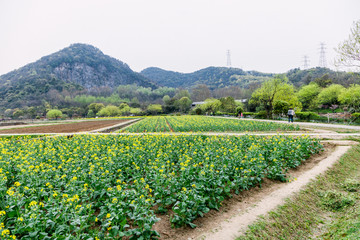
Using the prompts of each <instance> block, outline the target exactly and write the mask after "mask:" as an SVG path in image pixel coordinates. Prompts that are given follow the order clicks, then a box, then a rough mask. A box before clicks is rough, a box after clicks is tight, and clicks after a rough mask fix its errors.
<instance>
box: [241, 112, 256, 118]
mask: <svg viewBox="0 0 360 240" xmlns="http://www.w3.org/2000/svg"><path fill="white" fill-rule="evenodd" d="M255 115H256V113H254V112H243V116H244V117H248V116H255Z"/></svg>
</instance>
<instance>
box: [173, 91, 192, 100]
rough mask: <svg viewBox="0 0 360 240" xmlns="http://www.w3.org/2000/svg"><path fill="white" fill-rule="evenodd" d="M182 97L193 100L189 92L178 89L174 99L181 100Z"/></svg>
mask: <svg viewBox="0 0 360 240" xmlns="http://www.w3.org/2000/svg"><path fill="white" fill-rule="evenodd" d="M182 97H188V98H189V99H191V97H190V93H189V91H188V90H184V89H178V90H177V92H176V94H175V97H174V98H176V99H181V98H182Z"/></svg>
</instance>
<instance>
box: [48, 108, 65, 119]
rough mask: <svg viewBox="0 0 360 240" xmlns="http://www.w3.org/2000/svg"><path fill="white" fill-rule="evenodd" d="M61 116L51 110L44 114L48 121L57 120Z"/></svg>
mask: <svg viewBox="0 0 360 240" xmlns="http://www.w3.org/2000/svg"><path fill="white" fill-rule="evenodd" d="M61 116H62V112H61V111H60V110H58V109H51V110H49V111H48V112H47V113H46V117H47V118H49V119H54V118H55V119H58V118H59V117H61Z"/></svg>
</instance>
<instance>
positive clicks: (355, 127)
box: [233, 118, 360, 131]
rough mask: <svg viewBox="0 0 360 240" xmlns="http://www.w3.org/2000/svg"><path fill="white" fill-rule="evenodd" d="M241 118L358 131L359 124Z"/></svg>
mask: <svg viewBox="0 0 360 240" xmlns="http://www.w3.org/2000/svg"><path fill="white" fill-rule="evenodd" d="M233 119H238V120H240V119H239V118H233ZM241 120H245V121H259V122H274V123H284V124H297V125H299V126H305V127H325V128H343V129H352V130H359V131H360V126H352V125H344V124H330V123H311V122H294V123H288V122H287V121H278V120H266V119H251V118H241Z"/></svg>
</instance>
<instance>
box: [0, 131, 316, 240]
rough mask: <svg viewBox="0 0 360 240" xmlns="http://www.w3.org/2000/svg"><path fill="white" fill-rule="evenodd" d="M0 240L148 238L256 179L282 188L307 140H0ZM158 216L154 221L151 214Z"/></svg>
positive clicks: (311, 146) (307, 148)
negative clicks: (158, 225) (160, 226)
mask: <svg viewBox="0 0 360 240" xmlns="http://www.w3.org/2000/svg"><path fill="white" fill-rule="evenodd" d="M0 149H1V152H0V199H2V201H1V202H0V236H1V239H6V237H8V238H10V236H14V237H15V236H16V237H17V238H21V239H50V238H51V239H113V238H121V237H122V236H128V237H130V238H131V239H139V238H143V239H150V238H152V237H156V236H158V233H157V232H156V231H154V230H153V225H154V224H155V222H157V221H158V220H159V217H160V218H161V216H162V215H161V214H164V213H165V212H167V211H168V210H169V209H172V215H171V223H172V225H173V226H182V225H184V224H188V225H190V226H192V227H195V225H194V224H193V223H192V221H193V220H194V219H195V218H197V217H198V216H202V215H203V214H205V213H206V212H208V211H209V210H210V209H219V207H220V206H221V203H222V201H224V200H225V199H226V198H229V197H231V195H232V194H233V193H239V191H242V190H246V189H249V188H251V187H254V186H256V185H258V184H259V183H261V182H262V180H263V179H264V178H271V179H278V180H282V181H285V180H286V172H287V170H288V169H289V168H295V167H297V166H298V165H300V164H301V163H302V162H303V161H305V160H306V159H307V158H308V157H309V156H310V155H311V154H313V153H316V152H318V151H320V149H321V145H320V143H319V142H318V141H317V140H312V139H310V138H308V137H299V138H290V137H284V136H272V137H254V136H247V135H246V136H242V137H225V136H200V135H198V136H192V135H191V136H184V135H182V136H167V135H143V136H133V135H129V136H114V135H75V136H74V137H73V138H67V137H53V138H45V139H24V140H19V141H8V140H6V141H5V140H4V141H2V140H0ZM156 214H157V215H156Z"/></svg>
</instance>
